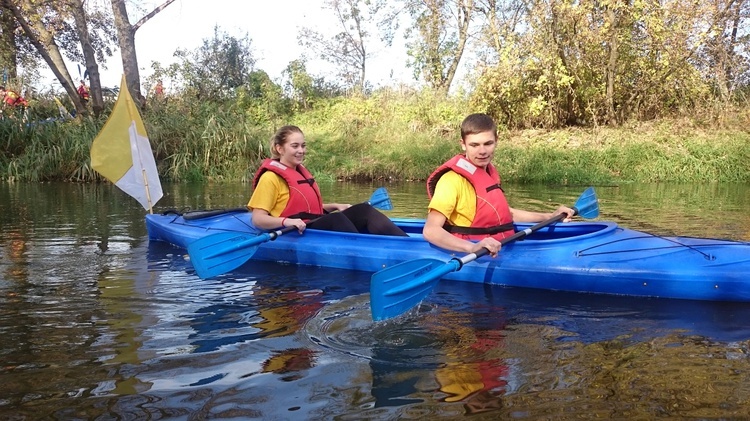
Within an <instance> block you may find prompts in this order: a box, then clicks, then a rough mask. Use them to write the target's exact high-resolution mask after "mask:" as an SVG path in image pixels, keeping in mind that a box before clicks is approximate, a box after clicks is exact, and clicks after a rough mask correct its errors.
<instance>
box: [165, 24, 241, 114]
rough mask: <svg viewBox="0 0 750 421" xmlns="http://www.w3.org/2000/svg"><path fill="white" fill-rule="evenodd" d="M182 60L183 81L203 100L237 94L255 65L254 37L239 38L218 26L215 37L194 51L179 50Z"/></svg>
mask: <svg viewBox="0 0 750 421" xmlns="http://www.w3.org/2000/svg"><path fill="white" fill-rule="evenodd" d="M175 56H176V57H178V58H179V60H180V71H179V77H180V78H181V80H180V81H179V83H181V84H184V85H185V87H186V88H187V89H188V90H189V94H190V95H193V96H194V97H195V98H197V99H198V100H201V101H218V100H221V99H225V98H232V97H234V96H235V94H236V91H237V88H239V87H241V86H243V85H245V84H246V83H247V81H248V78H249V75H250V73H251V72H252V71H253V68H254V66H255V58H254V57H253V53H252V41H251V40H250V38H249V37H248V36H247V35H245V36H244V37H243V38H237V37H234V36H231V35H229V34H227V33H226V32H224V31H222V30H220V29H219V27H218V26H216V27H214V34H213V37H212V38H207V39H204V40H203V45H202V46H201V47H199V48H197V49H195V50H193V51H188V50H177V52H175Z"/></svg>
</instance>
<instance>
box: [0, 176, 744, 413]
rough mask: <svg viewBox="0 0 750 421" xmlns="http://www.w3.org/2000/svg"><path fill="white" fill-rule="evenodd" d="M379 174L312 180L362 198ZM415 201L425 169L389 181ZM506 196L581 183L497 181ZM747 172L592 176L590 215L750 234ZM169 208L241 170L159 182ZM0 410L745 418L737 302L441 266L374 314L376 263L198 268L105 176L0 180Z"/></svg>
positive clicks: (206, 202)
mask: <svg viewBox="0 0 750 421" xmlns="http://www.w3.org/2000/svg"><path fill="white" fill-rule="evenodd" d="M375 187H379V185H372V186H370V185H365V186H362V185H355V184H335V185H324V186H323V189H324V194H325V195H326V196H327V197H331V199H332V200H336V201H346V202H352V203H354V202H358V201H360V200H362V198H363V197H368V196H369V194H370V193H371V192H372V190H373V189H374V188H375ZM386 187H387V188H388V189H389V192H390V193H391V196H392V201H393V202H394V206H395V209H394V211H392V212H391V213H390V214H391V215H394V216H412V217H421V216H423V215H424V207H425V206H426V197H425V196H424V186H423V185H422V183H413V184H404V185H400V184H393V185H387V186H386ZM506 187H507V190H508V193H509V197H510V200H511V201H512V202H513V204H514V205H517V206H519V207H554V206H555V205H556V204H558V203H569V202H571V201H574V200H575V199H576V198H577V197H578V195H579V194H580V192H581V191H582V190H583V188H579V187H561V188H551V187H546V186H506ZM748 188H750V186H747V185H728V184H722V185H711V184H701V185H685V186H680V185H669V184H659V185H656V184H655V185H623V186H612V187H606V186H604V187H597V193H598V195H599V197H600V200H601V203H600V205H601V208H602V212H603V216H602V219H613V220H615V221H617V222H619V223H621V224H622V225H627V226H629V227H632V228H639V229H646V230H649V231H653V232H655V233H657V234H671V233H676V234H681V235H697V236H708V235H710V236H716V237H729V238H735V239H743V240H750V216H749V215H748V214H747V212H746V211H745V210H746V209H747V208H748V205H750V203H749V201H750V194H748V193H750V192H749V191H748ZM164 191H165V198H164V199H162V202H160V203H159V206H160V208H161V209H166V208H183V207H191V208H194V209H195V208H218V207H225V208H229V207H237V206H241V205H242V204H244V203H246V201H247V197H248V191H249V189H248V186H247V185H243V184H239V183H237V184H226V185H211V186H195V185H183V184H180V185H170V184H165V188H164ZM0 201H2V202H3V203H4V204H5V207H4V210H5V212H2V213H0V228H1V229H2V232H3V235H2V236H0V257H1V259H0V334H2V337H3V341H2V343H1V344H0V355H2V359H3V363H2V365H0V380H2V381H0V418H3V419H5V418H8V419H111V418H121V419H149V418H157V419H159V418H166V419H191V418H200V417H205V418H209V417H213V418H265V419H290V418H295V419H297V418H299V419H333V418H337V419H363V418H367V419H397V418H399V417H411V418H435V419H457V418H462V417H464V416H466V415H468V414H473V415H472V418H473V419H508V418H514V419H515V418H522V419H523V418H525V419H574V418H581V417H591V418H593V417H601V418H614V419H653V418H656V417H666V418H673V419H684V418H695V419H710V418H724V419H742V418H744V417H745V416H746V414H745V411H746V409H745V406H746V403H747V402H748V399H750V386H749V385H750V374H748V373H749V372H748V370H747V365H748V361H749V359H748V355H750V327H749V326H750V325H748V323H747V320H750V305H748V304H742V303H706V302H692V301H684V300H659V299H648V298H632V297H614V296H601V295H596V296H594V295H587V294H573V293H560V292H551V291H539V290H526V289H522V288H502V287H496V286H485V285H481V284H461V283H450V282H441V283H439V284H438V286H437V288H436V289H435V291H434V292H433V294H431V295H430V296H429V297H428V298H427V299H426V300H425V302H424V303H422V305H421V306H419V308H418V309H417V311H415V312H413V313H411V314H409V315H407V316H406V317H404V318H399V319H398V320H395V321H391V322H388V323H373V322H372V320H371V319H370V314H369V307H368V305H369V296H368V294H367V292H368V290H369V274H364V273H357V272H349V271H342V270H324V269H315V268H299V267H295V266H284V265H275V264H269V263H258V264H256V263H252V264H249V265H245V266H243V267H242V269H241V270H239V271H236V272H234V273H232V274H229V275H227V276H224V277H218V278H215V279H210V280H201V279H199V278H198V277H196V276H195V274H194V271H193V270H192V267H191V265H190V262H189V261H188V260H186V258H185V253H184V250H180V249H176V248H174V247H171V246H169V245H165V244H158V243H157V244H151V243H149V242H148V241H147V240H146V238H145V227H144V224H143V209H142V208H140V206H139V205H138V204H137V203H135V202H132V199H129V198H128V197H127V196H125V195H124V194H123V193H121V192H119V191H118V190H117V189H116V188H114V187H112V186H111V185H108V184H88V185H74V184H67V183H62V184H33V185H31V184H2V185H0Z"/></svg>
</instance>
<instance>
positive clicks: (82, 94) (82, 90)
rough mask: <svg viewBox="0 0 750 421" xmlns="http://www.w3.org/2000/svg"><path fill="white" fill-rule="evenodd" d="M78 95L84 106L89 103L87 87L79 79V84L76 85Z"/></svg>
mask: <svg viewBox="0 0 750 421" xmlns="http://www.w3.org/2000/svg"><path fill="white" fill-rule="evenodd" d="M78 97H79V98H80V99H81V102H82V103H83V105H84V106H86V105H87V104H88V103H89V88H88V87H87V86H86V83H85V82H84V81H81V84H80V85H78Z"/></svg>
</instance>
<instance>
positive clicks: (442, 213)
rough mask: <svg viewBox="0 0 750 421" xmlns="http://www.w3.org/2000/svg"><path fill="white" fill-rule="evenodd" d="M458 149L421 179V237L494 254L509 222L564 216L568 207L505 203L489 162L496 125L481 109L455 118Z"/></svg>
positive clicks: (508, 229)
mask: <svg viewBox="0 0 750 421" xmlns="http://www.w3.org/2000/svg"><path fill="white" fill-rule="evenodd" d="M460 144H461V149H463V153H462V154H459V155H456V156H454V157H453V158H451V159H450V160H448V161H447V162H445V163H444V164H442V165H441V166H440V167H438V168H437V169H436V170H435V171H434V172H433V173H432V174H431V175H430V176H429V178H428V179H427V194H428V196H429V198H430V203H429V205H428V214H427V220H426V222H425V226H424V230H423V234H424V238H425V239H426V240H427V241H429V242H430V243H432V244H433V245H436V246H438V247H441V248H444V249H447V250H453V251H460V252H466V253H474V252H477V251H479V250H480V249H482V248H486V249H487V250H489V252H490V254H491V255H492V256H493V257H494V256H496V255H497V252H498V251H499V250H500V246H501V244H500V240H502V239H503V238H506V237H509V236H511V235H513V234H514V232H515V229H514V226H513V223H514V222H541V221H544V220H546V219H549V218H552V217H554V216H556V215H558V214H565V215H567V216H566V218H565V221H566V222H567V221H570V218H571V217H572V216H573V210H572V209H570V208H568V207H565V206H560V207H559V208H557V210H555V211H554V212H550V213H544V212H531V211H525V210H520V209H515V208H511V207H510V206H509V205H508V201H507V200H506V198H505V194H504V193H503V189H502V188H501V186H500V176H499V175H498V173H497V170H495V167H494V166H493V165H492V157H493V156H494V154H495V148H496V147H497V125H496V124H495V122H494V120H493V119H492V117H490V116H488V115H486V114H471V115H469V116H468V117H466V118H465V119H464V121H463V122H462V123H461V141H460Z"/></svg>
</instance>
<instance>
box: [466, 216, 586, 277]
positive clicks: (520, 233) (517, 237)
mask: <svg viewBox="0 0 750 421" xmlns="http://www.w3.org/2000/svg"><path fill="white" fill-rule="evenodd" d="M577 213H578V210H577V209H576V208H573V215H576V214H577ZM565 216H566V215H565V214H564V213H561V214H559V215H555V216H553V217H552V218H550V219H548V220H546V221H542V222H540V223H538V224H536V225H534V226H532V227H530V228H526V229H525V230H523V231H518V232H517V233H515V234H513V235H511V236H510V237H506V238H503V239H502V240H500V245H502V246H504V245H506V244H508V243H512V242H514V241H516V240H520V239H521V238H524V237H526V236H527V235H530V234H531V233H533V232H535V231H539V230H540V229H542V228H544V227H546V226H547V225H551V224H554V223H555V222H559V221H562V220H563V219H565ZM489 252H490V251H489V250H487V249H486V248H482V249H481V250H479V251H478V252H476V253H471V254H467V255H466V256H464V257H462V258H460V259H459V258H457V259H456V260H458V261H460V262H461V266H463V265H464V264H466V263H469V262H471V261H472V260H476V259H478V258H480V257H482V256H485V255H487V254H489Z"/></svg>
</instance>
